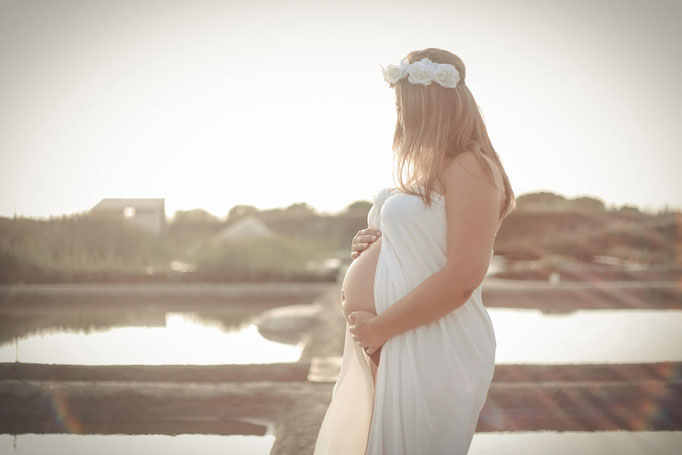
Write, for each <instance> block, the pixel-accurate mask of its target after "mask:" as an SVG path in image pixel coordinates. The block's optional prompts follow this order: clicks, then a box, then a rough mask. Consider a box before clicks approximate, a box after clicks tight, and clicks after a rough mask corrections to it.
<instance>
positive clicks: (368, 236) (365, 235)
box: [350, 228, 381, 259]
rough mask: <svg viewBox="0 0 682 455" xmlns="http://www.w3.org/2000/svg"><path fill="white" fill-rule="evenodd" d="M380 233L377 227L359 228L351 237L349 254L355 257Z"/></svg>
mask: <svg viewBox="0 0 682 455" xmlns="http://www.w3.org/2000/svg"><path fill="white" fill-rule="evenodd" d="M380 235H381V231H380V230H378V229H370V228H367V229H360V230H359V231H358V233H357V234H355V237H353V242H352V245H351V249H352V251H351V253H350V256H351V257H352V258H353V259H355V258H357V257H358V256H360V253H361V252H362V251H363V250H365V249H366V248H367V247H368V246H369V244H370V243H372V242H374V241H375V240H376V239H378V238H379V236H380Z"/></svg>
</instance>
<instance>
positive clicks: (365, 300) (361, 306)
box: [341, 237, 381, 317]
mask: <svg viewBox="0 0 682 455" xmlns="http://www.w3.org/2000/svg"><path fill="white" fill-rule="evenodd" d="M380 249H381V237H379V238H378V239H377V240H376V241H374V242H372V243H370V244H369V246H368V247H367V248H366V249H365V250H363V251H362V252H361V253H360V256H358V257H357V258H355V259H354V260H353V262H351V264H350V266H349V267H348V270H346V275H345V276H344V277H343V284H342V285H341V307H342V308H343V314H344V315H345V316H346V317H348V315H349V314H350V313H352V312H353V311H361V310H362V311H369V312H371V313H374V314H376V309H375V306H374V273H375V272H376V267H377V261H378V260H379V250H380Z"/></svg>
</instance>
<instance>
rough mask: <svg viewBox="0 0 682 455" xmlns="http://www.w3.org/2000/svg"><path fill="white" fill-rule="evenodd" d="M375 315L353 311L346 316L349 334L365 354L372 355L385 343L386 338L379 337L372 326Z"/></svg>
mask: <svg viewBox="0 0 682 455" xmlns="http://www.w3.org/2000/svg"><path fill="white" fill-rule="evenodd" d="M376 317H377V315H376V314H374V313H371V312H369V311H353V312H352V313H350V314H349V315H348V324H350V325H349V330H350V333H351V334H353V341H355V342H356V343H358V344H359V345H360V347H362V348H363V349H364V350H365V352H367V354H374V352H376V351H377V350H378V349H379V348H380V347H381V346H382V345H383V344H384V343H385V342H386V338H383V337H382V336H381V335H379V334H378V333H377V332H376V330H375V329H374V327H373V325H372V321H373V320H374V318H376Z"/></svg>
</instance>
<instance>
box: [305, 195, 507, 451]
mask: <svg viewBox="0 0 682 455" xmlns="http://www.w3.org/2000/svg"><path fill="white" fill-rule="evenodd" d="M431 196H432V202H431V206H430V207H427V206H426V205H425V204H424V202H423V200H422V199H421V198H420V197H419V196H417V195H414V194H409V193H406V192H402V191H400V190H399V189H397V188H396V189H392V188H384V189H382V190H381V191H379V192H378V193H377V194H376V195H374V196H373V198H372V199H373V204H372V207H371V208H370V211H369V213H368V215H367V224H368V227H370V228H373V229H379V230H381V232H382V240H381V250H380V251H379V257H378V262H377V267H376V274H375V277H374V303H375V306H376V312H377V314H380V313H382V312H383V311H385V310H386V309H387V308H388V307H390V306H391V305H392V304H393V303H395V302H396V301H398V300H400V299H402V298H403V297H404V296H405V295H407V294H408V293H409V292H410V291H411V290H412V289H414V288H415V287H417V286H418V285H419V284H420V283H421V282H423V281H424V280H425V279H426V278H428V277H429V276H431V275H432V274H434V273H436V272H438V271H439V270H441V269H442V268H443V267H444V266H445V261H446V237H447V230H446V217H445V197H444V196H443V195H440V194H439V193H436V192H432V193H431ZM492 254H493V251H491V255H492ZM481 290H482V283H481V284H480V285H479V286H478V287H477V288H476V290H475V291H474V292H473V293H472V294H471V296H470V297H469V299H468V300H467V301H466V302H465V303H464V304H463V305H461V306H460V307H458V308H456V309H455V310H453V311H452V312H450V313H448V314H446V315H445V316H444V317H442V318H440V319H438V320H436V321H433V322H431V323H428V324H424V325H422V326H419V327H416V328H414V329H411V330H408V331H406V332H404V333H402V334H399V335H396V336H394V337H392V338H389V339H388V340H387V341H386V343H385V344H384V345H383V346H382V349H381V358H380V361H379V367H378V370H377V379H376V380H377V382H376V386H375V385H374V381H373V379H372V373H371V370H370V366H369V360H370V359H369V356H368V355H367V353H366V352H365V351H364V350H363V349H362V348H360V346H359V345H358V344H357V343H356V342H354V341H353V339H352V336H351V334H350V332H349V330H348V329H349V326H348V323H346V334H345V342H344V351H343V357H342V363H341V371H340V373H339V377H338V379H337V381H336V384H335V385H334V389H333V392H332V400H331V403H330V404H329V407H328V408H327V412H326V414H325V416H324V419H323V421H322V425H321V427H320V430H319V433H318V437H317V441H316V445H315V450H314V455H423V454H430V455H439V454H443V455H445V454H447V455H460V454H461V455H464V454H466V453H467V451H468V450H469V446H470V444H471V440H472V438H473V434H474V431H475V429H476V424H477V422H478V417H479V414H480V412H481V409H482V408H483V405H484V404H485V400H486V398H487V394H488V390H489V388H490V384H491V382H492V377H493V373H494V370H495V349H496V339H495V332H494V330H493V326H492V321H491V320H490V317H489V315H488V312H487V311H486V309H485V307H484V306H483V301H482V299H481Z"/></svg>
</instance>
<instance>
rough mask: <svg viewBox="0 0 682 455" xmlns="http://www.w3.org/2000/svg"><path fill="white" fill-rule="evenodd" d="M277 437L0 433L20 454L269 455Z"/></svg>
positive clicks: (4, 447) (7, 447) (4, 444)
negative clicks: (232, 454) (196, 454)
mask: <svg viewBox="0 0 682 455" xmlns="http://www.w3.org/2000/svg"><path fill="white" fill-rule="evenodd" d="M274 442H275V436H274V435H272V434H270V435H264V436H245V435H232V436H220V435H202V434H199V435H197V434H180V435H176V436H168V435H156V434H152V435H122V434H114V435H101V434H88V435H76V434H20V435H9V434H0V453H2V454H8V455H9V454H17V455H42V454H50V455H61V454H63V455H81V454H82V455H91V454H93V453H96V454H98V455H120V454H122V453H125V454H127V455H147V454H150V453H162V454H164V455H174V454H177V455H186V454H188V453H200V454H202V455H211V454H216V455H217V454H220V455H224V454H226V453H234V454H248V455H259V454H262V455H267V454H269V453H270V450H271V449H272V445H273V444H274Z"/></svg>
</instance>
